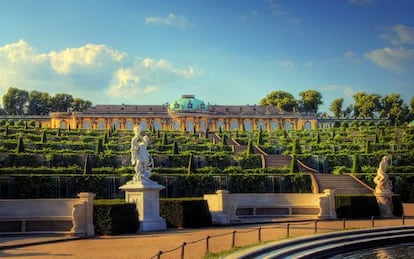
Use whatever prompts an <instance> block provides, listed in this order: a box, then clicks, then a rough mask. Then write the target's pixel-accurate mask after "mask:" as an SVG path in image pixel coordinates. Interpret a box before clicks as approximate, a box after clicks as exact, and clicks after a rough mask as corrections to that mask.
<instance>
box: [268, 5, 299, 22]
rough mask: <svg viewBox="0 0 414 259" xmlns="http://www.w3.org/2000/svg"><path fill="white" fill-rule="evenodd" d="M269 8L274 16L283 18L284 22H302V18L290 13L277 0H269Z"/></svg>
mask: <svg viewBox="0 0 414 259" xmlns="http://www.w3.org/2000/svg"><path fill="white" fill-rule="evenodd" d="M269 8H270V11H271V13H272V14H273V16H276V17H278V18H280V19H282V20H283V21H284V22H287V23H290V24H300V22H301V21H300V19H299V18H298V17H295V16H293V15H292V14H291V13H289V12H288V11H287V10H286V9H285V8H284V7H283V6H282V5H281V4H279V3H278V1H277V0H270V1H269Z"/></svg>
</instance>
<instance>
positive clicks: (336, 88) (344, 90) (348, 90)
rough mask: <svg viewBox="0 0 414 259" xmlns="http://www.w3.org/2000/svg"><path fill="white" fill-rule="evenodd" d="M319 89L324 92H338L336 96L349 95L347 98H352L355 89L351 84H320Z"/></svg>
mask: <svg viewBox="0 0 414 259" xmlns="http://www.w3.org/2000/svg"><path fill="white" fill-rule="evenodd" d="M320 89H321V90H322V91H326V92H339V94H338V95H337V96H344V97H349V98H352V96H353V95H354V94H355V93H356V91H355V90H354V89H353V88H352V87H351V86H347V85H336V84H332V85H326V86H322V87H320Z"/></svg>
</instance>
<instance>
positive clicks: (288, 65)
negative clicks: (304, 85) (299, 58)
mask: <svg viewBox="0 0 414 259" xmlns="http://www.w3.org/2000/svg"><path fill="white" fill-rule="evenodd" d="M276 65H277V66H278V67H280V68H282V69H285V70H291V69H294V68H295V63H294V62H292V61H289V60H281V61H279V62H277V63H276Z"/></svg>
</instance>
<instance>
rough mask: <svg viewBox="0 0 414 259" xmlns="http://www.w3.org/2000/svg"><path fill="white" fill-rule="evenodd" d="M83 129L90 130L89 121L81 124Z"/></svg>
mask: <svg viewBox="0 0 414 259" xmlns="http://www.w3.org/2000/svg"><path fill="white" fill-rule="evenodd" d="M83 128H84V129H90V128H91V123H90V122H89V121H85V122H84V123H83Z"/></svg>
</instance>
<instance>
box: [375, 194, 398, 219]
mask: <svg viewBox="0 0 414 259" xmlns="http://www.w3.org/2000/svg"><path fill="white" fill-rule="evenodd" d="M374 195H375V197H376V198H377V203H378V208H379V211H380V215H381V218H392V217H394V214H393V212H394V208H393V205H392V196H394V193H393V192H374Z"/></svg>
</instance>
